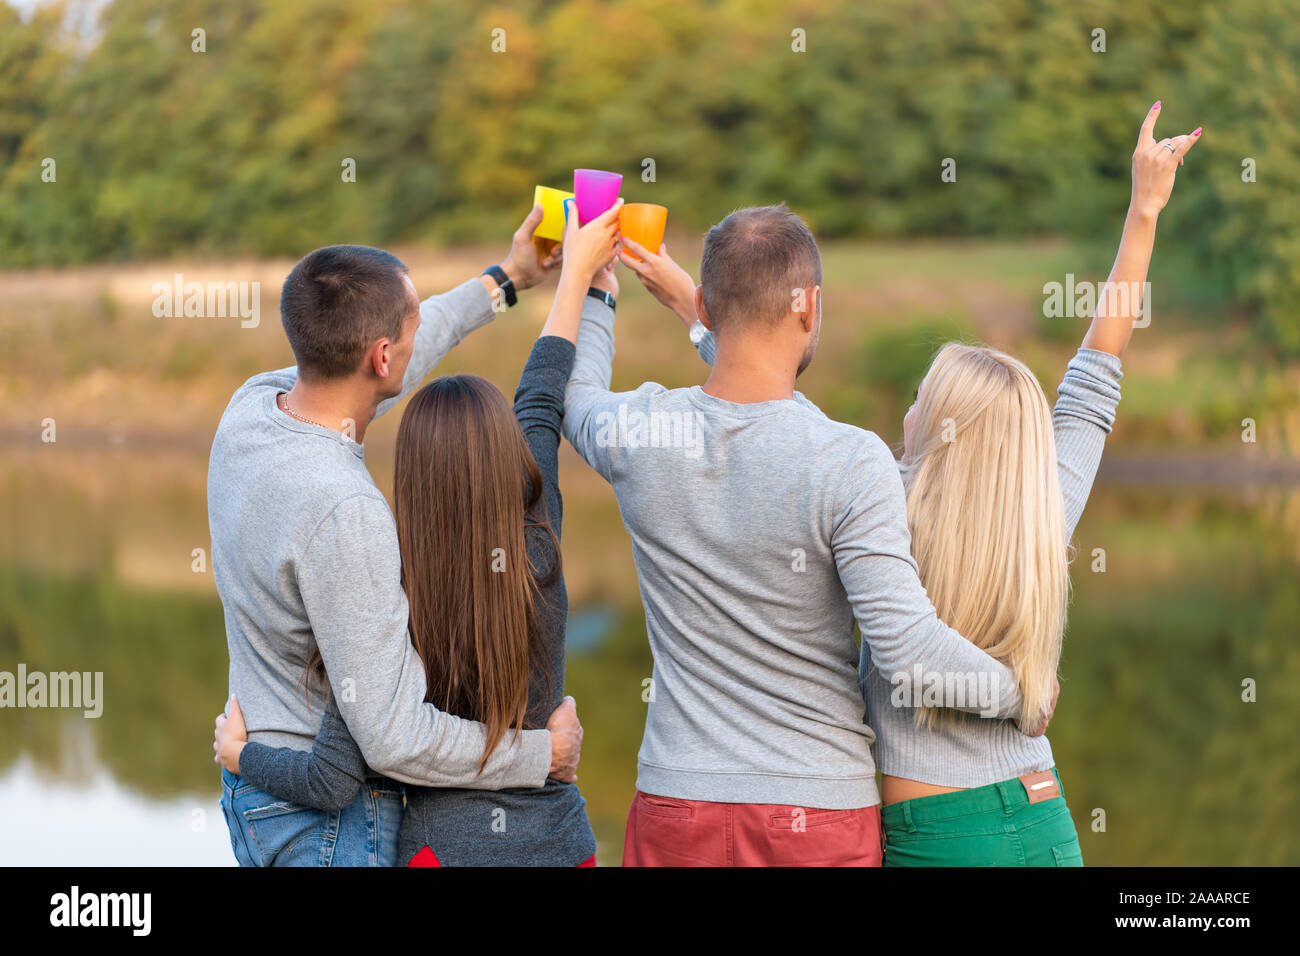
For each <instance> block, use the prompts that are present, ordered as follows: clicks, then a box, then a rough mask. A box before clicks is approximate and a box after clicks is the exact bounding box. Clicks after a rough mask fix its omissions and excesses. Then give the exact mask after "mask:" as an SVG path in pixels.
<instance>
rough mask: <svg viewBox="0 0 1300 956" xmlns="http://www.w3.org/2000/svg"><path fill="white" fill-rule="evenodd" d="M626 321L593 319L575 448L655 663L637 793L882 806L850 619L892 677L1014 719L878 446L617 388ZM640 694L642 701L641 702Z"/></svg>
mask: <svg viewBox="0 0 1300 956" xmlns="http://www.w3.org/2000/svg"><path fill="white" fill-rule="evenodd" d="M613 357H614V314H613V311H612V310H610V309H609V308H608V307H606V306H603V305H597V307H596V308H594V309H588V310H586V311H585V312H584V317H583V321H582V329H581V333H580V335H579V338H578V353H577V360H576V364H575V367H574V371H573V375H572V377H571V378H570V380H569V387H568V391H567V393H566V398H565V409H564V434H565V437H567V438H568V439H569V440H570V441H571V442H572V443H573V446H574V448H576V449H577V450H578V452H579V453H580V454H581V455H582V456H583V458H585V459H586V460H587V462H588V463H589V464H590V465H591V466H592V467H593V468H594V469H595V470H596V471H597V472H598V473H600V474H601V475H602V476H603V477H604V478H605V479H606V480H607V481H609V482H610V484H611V485H612V486H613V489H614V493H615V495H616V496H617V498H618V504H619V510H620V512H621V513H622V517H623V522H624V525H625V526H626V528H627V530H628V534H629V535H630V536H631V539H632V548H633V554H634V556H635V559H636V567H637V573H638V577H639V579H640V585H641V596H642V602H643V605H644V609H645V618H646V632H647V635H648V637H649V641H650V649H651V651H652V653H653V655H654V672H653V675H652V681H651V684H650V685H649V695H648V696H649V698H650V699H649V705H648V708H647V711H646V727H645V735H644V737H643V739H642V743H641V750H640V753H639V754H638V761H637V763H638V776H637V788H638V789H639V790H642V791H644V792H646V793H652V794H659V795H662V796H667V797H676V798H679V799H689V800H707V801H714V802H722V803H769V804H789V805H797V806H802V807H809V808H821V809H830V810H840V809H852V808H858V807H867V806H872V805H875V804H877V803H879V795H878V793H877V790H876V782H875V770H876V768H875V764H874V762H873V760H872V755H871V744H872V741H873V738H874V735H873V733H872V731H871V729H870V727H869V726H868V725H867V724H866V723H865V722H864V720H863V716H864V706H863V699H862V694H861V691H860V689H859V685H858V648H857V646H856V644H855V642H854V639H853V625H854V621H855V620H856V621H857V622H858V624H859V625H860V626H861V629H862V635H863V640H864V641H865V642H866V643H867V644H868V645H869V646H870V648H871V653H872V655H873V657H874V658H875V659H876V660H877V661H878V662H880V663H882V665H883V666H885V667H886V668H888V669H889V670H890V671H891V672H892V671H896V670H906V671H910V670H911V669H912V667H913V665H917V664H919V665H921V666H922V667H923V668H924V669H925V670H926V671H938V672H941V673H951V674H955V675H963V677H962V679H965V680H970V681H972V682H973V684H974V685H975V686H979V687H980V688H981V689H982V691H983V694H982V700H980V701H979V702H977V703H972V704H971V705H970V706H971V707H972V709H974V710H982V711H984V712H986V713H988V714H989V715H990V716H996V717H1012V716H1016V715H1018V713H1019V710H1020V705H1021V699H1020V692H1019V689H1018V688H1017V686H1016V681H1015V678H1014V676H1013V675H1012V673H1011V671H1010V670H1009V669H1007V668H1006V667H1004V666H1003V665H1002V664H1000V663H998V662H997V661H995V660H993V658H991V657H989V656H988V655H987V654H985V653H984V652H983V651H981V650H980V649H979V648H977V647H975V645H973V644H972V643H970V642H969V641H967V640H966V639H964V638H963V637H962V636H961V635H960V634H958V633H956V632H955V631H953V630H952V629H951V628H949V627H947V626H946V625H945V624H943V622H942V621H940V620H939V619H938V617H937V616H936V615H935V611H934V607H933V606H932V605H931V604H930V601H929V600H928V599H927V598H926V595H925V590H924V589H923V588H922V587H921V582H920V580H919V579H918V577H917V572H916V564H915V562H914V561H913V560H912V555H911V540H910V536H909V534H908V530H907V516H906V509H905V503H904V498H903V485H902V480H901V479H900V477H899V474H898V466H897V464H896V463H895V461H894V457H893V455H892V454H891V453H890V451H889V449H888V448H887V447H886V446H885V443H884V442H883V441H881V440H880V439H879V438H878V437H877V436H876V435H874V434H872V433H870V432H867V431H864V430H863V429H861V428H857V427H854V426H852V425H848V424H844V423H841V422H835V421H832V420H831V419H829V418H827V417H826V416H825V415H824V414H823V413H822V412H821V411H820V410H819V409H818V408H817V407H816V406H815V405H814V404H813V403H812V402H810V401H808V400H807V399H806V398H804V397H803V396H802V395H800V394H798V393H795V395H794V397H793V398H792V399H788V400H778V401H768V402H759V403H755V404H736V403H733V402H728V401H724V400H722V399H719V398H715V397H714V396H711V395H709V394H707V393H705V392H704V391H703V390H702V389H700V388H699V387H698V386H697V387H694V388H681V389H673V390H669V389H666V388H664V387H663V386H662V385H659V384H656V383H653V382H649V383H646V384H644V385H642V386H641V387H640V388H638V389H636V390H634V391H631V392H617V393H616V392H611V391H610V388H609V385H610V375H611V363H612V361H613ZM633 690H635V689H633Z"/></svg>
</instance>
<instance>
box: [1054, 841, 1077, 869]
mask: <svg viewBox="0 0 1300 956" xmlns="http://www.w3.org/2000/svg"><path fill="white" fill-rule="evenodd" d="M1052 859H1054V860H1055V861H1056V865H1057V866H1083V851H1082V850H1080V849H1079V841H1078V840H1071V841H1070V842H1069V843H1061V844H1058V845H1056V846H1054V847H1052Z"/></svg>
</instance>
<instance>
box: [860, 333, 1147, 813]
mask: <svg viewBox="0 0 1300 956" xmlns="http://www.w3.org/2000/svg"><path fill="white" fill-rule="evenodd" d="M1120 378H1121V372H1120V362H1119V359H1118V358H1117V357H1115V356H1114V355H1111V354H1109V353H1107V352H1098V351H1095V350H1093V349H1079V352H1078V354H1077V355H1075V357H1074V358H1073V359H1071V360H1070V364H1069V366H1068V367H1067V368H1066V372H1065V378H1064V380H1062V382H1061V385H1060V388H1059V389H1058V390H1057V394H1058V396H1059V397H1058V398H1057V401H1056V407H1055V408H1054V409H1053V410H1052V425H1053V431H1054V432H1055V436H1056V458H1057V470H1058V472H1059V474H1060V478H1061V493H1062V495H1063V497H1064V499H1065V535H1066V540H1067V541H1068V540H1069V538H1070V536H1071V535H1073V534H1074V528H1075V525H1077V524H1078V523H1079V516H1080V515H1082V514H1083V506H1084V505H1085V504H1086V503H1087V501H1088V492H1089V491H1090V490H1091V488H1092V480H1093V478H1094V477H1095V476H1096V474H1097V466H1098V464H1100V462H1101V453H1102V449H1103V447H1104V446H1105V444H1106V436H1107V435H1108V434H1109V433H1110V429H1111V426H1112V425H1113V424H1114V422H1115V409H1116V406H1117V405H1118V404H1119V380H1120ZM859 666H860V670H861V676H862V683H863V693H864V695H865V697H866V701H867V720H868V722H869V723H870V724H871V726H872V727H873V728H874V729H875V731H876V747H875V754H876V765H877V766H878V767H879V768H880V771H881V772H882V773H887V774H889V775H890V776H894V777H904V778H906V779H908V780H920V781H922V782H924V783H930V784H934V785H935V786H940V787H965V788H970V787H983V786H986V785H988V784H991V783H998V782H999V781H1002V780H1010V779H1011V778H1012V777H1018V776H1020V775H1021V774H1026V773H1032V772H1034V771H1038V770H1048V769H1050V768H1051V767H1052V765H1053V760H1052V745H1051V744H1050V743H1048V740H1047V737H1046V736H1040V737H1026V736H1025V735H1024V734H1022V733H1020V731H1019V730H1018V729H1016V727H1015V725H1014V724H1012V723H1011V721H1008V720H981V719H980V718H978V717H971V716H970V715H969V714H963V713H956V714H954V715H953V716H954V718H955V721H954V722H953V723H950V724H944V725H941V726H939V727H937V728H934V729H930V728H923V727H917V726H916V723H915V719H916V711H915V710H914V709H913V708H911V707H900V706H895V704H894V702H893V701H892V700H891V691H892V690H893V685H892V684H891V683H890V681H889V679H888V676H889V675H890V674H891V673H893V672H891V671H887V670H885V668H883V667H880V666H879V665H875V664H873V662H872V659H871V655H870V654H869V653H867V648H865V647H864V648H863V654H862V659H861V661H860V662H859Z"/></svg>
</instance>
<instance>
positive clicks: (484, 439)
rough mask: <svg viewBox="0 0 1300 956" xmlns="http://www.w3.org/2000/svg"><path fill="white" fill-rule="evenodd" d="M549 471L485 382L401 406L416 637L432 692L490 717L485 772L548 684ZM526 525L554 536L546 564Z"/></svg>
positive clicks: (467, 714) (455, 708) (403, 542)
mask: <svg viewBox="0 0 1300 956" xmlns="http://www.w3.org/2000/svg"><path fill="white" fill-rule="evenodd" d="M542 480H543V479H542V472H541V469H540V468H538V466H537V461H536V459H534V458H533V454H532V452H531V451H530V450H529V448H528V443H527V441H526V440H525V439H524V434H523V431H522V429H521V428H520V427H519V421H518V419H517V418H515V414H514V410H513V409H512V408H511V406H510V404H509V403H508V402H507V401H506V397H505V396H504V395H502V394H501V391H500V390H499V389H498V388H497V387H496V386H495V385H493V384H492V383H491V382H489V381H487V380H486V379H483V378H480V377H478V376H477V375H451V376H445V377H443V378H439V379H435V380H434V381H432V382H430V383H429V384H428V385H426V386H425V387H424V388H422V389H420V390H419V391H418V392H416V393H415V395H414V396H412V398H411V401H410V403H409V404H408V405H407V406H406V411H405V412H404V413H403V415H402V422H401V424H400V425H399V426H398V429H397V456H396V462H395V467H394V474H393V484H394V490H393V505H394V507H393V514H394V517H395V518H396V520H397V539H398V544H399V546H400V548H401V555H402V587H403V588H404V589H405V591H406V597H407V601H408V602H409V604H410V622H409V630H410V635H411V642H412V643H413V644H414V645H415V650H416V652H417V653H418V654H419V655H420V659H421V660H422V661H423V662H424V672H425V680H426V683H427V685H428V689H427V691H426V694H425V700H427V701H428V702H430V703H432V704H434V705H436V706H437V707H438V708H439V709H441V710H443V711H445V712H446V713H449V714H455V715H457V716H459V717H464V718H466V719H469V720H477V721H481V722H482V723H483V724H485V725H486V726H487V747H486V749H485V750H484V752H483V759H482V761H481V762H480V763H479V770H480V772H481V771H482V770H483V768H484V767H485V766H486V765H487V761H488V758H489V757H490V756H491V754H492V752H493V751H494V750H495V749H496V746H497V745H498V744H499V743H500V742H501V740H502V738H503V737H504V736H505V733H506V731H507V730H508V729H509V728H510V727H512V726H513V727H514V728H515V729H517V730H523V729H525V728H526V727H527V723H526V714H527V710H528V691H529V682H530V676H531V675H532V674H533V673H534V672H537V673H539V674H540V676H541V677H542V679H543V680H544V682H545V685H546V693H547V694H548V695H549V693H550V686H549V685H550V677H549V669H548V668H547V663H548V661H547V651H546V645H545V643H544V640H543V635H542V633H541V628H540V625H539V621H538V613H537V606H536V605H537V602H538V601H539V600H540V598H541V588H542V586H544V585H546V584H549V583H551V582H553V581H554V580H555V579H556V578H557V577H558V576H559V574H560V548H559V542H558V540H557V539H556V537H555V533H554V531H553V530H552V529H551V526H550V522H549V518H548V516H547V515H546V508H545V502H544V501H543V500H542ZM529 528H533V529H536V530H535V531H534V532H533V533H535V534H538V533H540V534H542V535H545V536H546V538H547V539H549V544H550V547H549V548H547V551H549V552H551V553H553V554H554V555H555V559H554V561H552V562H549V563H548V565H547V566H544V567H534V566H533V564H532V563H531V561H530V560H529V557H528V551H527V534H528V529H529ZM317 654H318V652H316V653H314V654H313V657H316V656H317ZM310 666H311V665H310V664H309V667H310Z"/></svg>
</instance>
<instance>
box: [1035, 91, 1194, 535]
mask: <svg viewBox="0 0 1300 956" xmlns="http://www.w3.org/2000/svg"><path fill="white" fill-rule="evenodd" d="M1159 115H1160V103H1159V102H1156V104H1155V105H1153V106H1152V107H1151V109H1150V110H1149V111H1148V112H1147V115H1146V119H1145V120H1144V121H1143V123H1142V129H1141V130H1140V131H1139V133H1138V142H1137V148H1136V149H1135V150H1134V152H1133V191H1132V196H1131V198H1130V200H1129V208H1128V214H1127V215H1126V216H1125V218H1124V231H1123V233H1122V235H1121V236H1120V242H1119V251H1118V252H1117V253H1116V255H1115V264H1114V265H1113V266H1112V267H1111V270H1110V276H1109V277H1108V278H1107V280H1106V284H1105V285H1104V286H1103V287H1102V290H1101V293H1100V294H1099V295H1098V296H1097V311H1096V314H1095V316H1094V317H1093V320H1092V323H1091V324H1090V325H1089V326H1088V331H1087V333H1086V334H1085V335H1084V337H1083V344H1082V345H1081V346H1080V348H1079V352H1078V354H1077V355H1075V357H1074V358H1073V359H1071V360H1070V364H1069V366H1068V367H1067V369H1066V372H1065V378H1064V379H1063V380H1062V382H1061V385H1060V388H1059V389H1058V390H1057V394H1058V396H1059V397H1058V399H1057V402H1056V406H1055V408H1054V409H1053V410H1052V423H1053V426H1054V430H1055V433H1056V457H1057V467H1058V473H1059V475H1060V480H1061V492H1062V494H1063V496H1064V498H1065V522H1066V534H1067V536H1072V535H1073V534H1074V528H1075V526H1076V525H1077V524H1078V522H1079V518H1080V516H1081V515H1082V514H1083V508H1084V505H1085V504H1087V501H1088V494H1089V492H1090V490H1091V488H1092V483H1093V479H1094V478H1095V477H1096V475H1097V468H1098V466H1099V465H1100V464H1101V455H1102V450H1103V448H1104V447H1105V444H1106V436H1107V435H1109V434H1110V430H1111V426H1112V425H1113V424H1114V422H1115V410H1116V407H1117V406H1118V404H1119V394H1120V392H1119V382H1120V378H1121V377H1122V376H1123V373H1122V372H1121V371H1120V357H1121V356H1122V355H1123V354H1124V350H1125V349H1126V348H1128V344H1129V340H1130V339H1131V338H1132V335H1133V329H1134V328H1135V327H1137V326H1146V325H1147V324H1148V323H1149V322H1150V311H1149V310H1150V308H1151V302H1150V296H1149V294H1148V292H1147V284H1146V283H1147V269H1148V267H1149V265H1150V263H1151V252H1152V248H1153V246H1154V243H1155V235H1156V220H1157V219H1158V218H1159V216H1160V212H1161V210H1163V209H1164V207H1165V204H1166V203H1167V202H1168V201H1169V196H1170V194H1171V192H1172V190H1173V186H1174V176H1175V174H1176V173H1177V171H1178V167H1179V166H1180V165H1182V163H1183V157H1184V156H1186V155H1187V152H1188V151H1189V150H1190V149H1191V148H1192V147H1193V146H1195V145H1196V143H1197V142H1198V141H1199V140H1200V135H1201V130H1200V128H1199V127H1198V128H1197V129H1196V130H1194V131H1193V132H1191V133H1189V134H1188V135H1186V136H1175V137H1173V138H1171V139H1163V140H1160V141H1159V142H1157V141H1156V139H1155V135H1154V133H1155V125H1156V119H1157V118H1158V117H1159Z"/></svg>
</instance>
